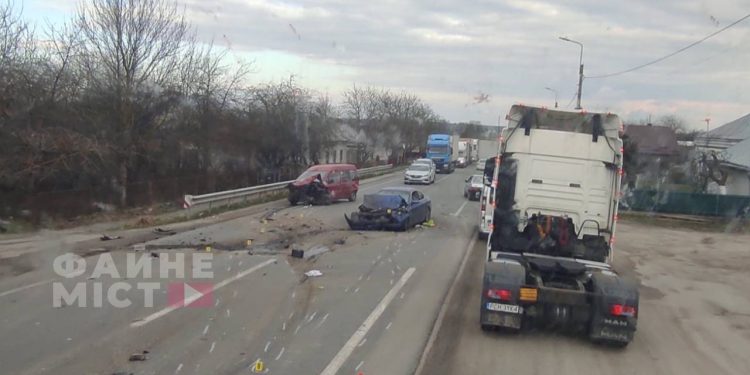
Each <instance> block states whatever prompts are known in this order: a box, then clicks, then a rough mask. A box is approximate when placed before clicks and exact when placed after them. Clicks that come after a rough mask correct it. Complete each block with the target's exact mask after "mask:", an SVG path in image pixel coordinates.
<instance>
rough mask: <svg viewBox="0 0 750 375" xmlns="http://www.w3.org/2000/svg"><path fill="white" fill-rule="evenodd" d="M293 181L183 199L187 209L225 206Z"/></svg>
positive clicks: (364, 171) (373, 169) (386, 167)
mask: <svg viewBox="0 0 750 375" xmlns="http://www.w3.org/2000/svg"><path fill="white" fill-rule="evenodd" d="M390 169H393V165H392V164H386V165H379V166H377V167H370V168H362V169H358V170H357V173H358V174H359V176H360V177H362V176H366V175H368V174H372V173H377V172H383V171H387V170H390ZM292 181H294V180H289V181H281V182H274V183H272V184H266V185H257V186H251V187H246V188H241V189H234V190H225V191H218V192H215V193H208V194H201V195H185V197H184V200H183V202H184V203H183V208H186V209H187V208H191V207H193V206H198V205H204V204H208V205H209V209H210V208H211V207H212V206H224V205H228V204H232V203H236V202H240V201H247V200H248V199H249V198H250V197H252V196H256V195H260V194H263V193H271V192H277V191H281V190H284V189H286V186H287V185H288V184H289V183H290V182H292Z"/></svg>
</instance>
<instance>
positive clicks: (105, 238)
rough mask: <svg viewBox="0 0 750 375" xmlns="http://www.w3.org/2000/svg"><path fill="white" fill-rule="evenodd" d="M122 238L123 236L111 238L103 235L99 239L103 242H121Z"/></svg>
mask: <svg viewBox="0 0 750 375" xmlns="http://www.w3.org/2000/svg"><path fill="white" fill-rule="evenodd" d="M120 238H122V236H110V235H108V234H102V236H101V237H99V240H101V241H112V240H119V239H120Z"/></svg>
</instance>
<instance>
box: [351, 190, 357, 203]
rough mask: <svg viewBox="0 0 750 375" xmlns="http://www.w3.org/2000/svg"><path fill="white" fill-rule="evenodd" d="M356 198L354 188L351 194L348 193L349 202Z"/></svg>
mask: <svg viewBox="0 0 750 375" xmlns="http://www.w3.org/2000/svg"><path fill="white" fill-rule="evenodd" d="M356 200H357V191H356V190H354V191H353V192H352V194H351V195H349V202H354V201H356Z"/></svg>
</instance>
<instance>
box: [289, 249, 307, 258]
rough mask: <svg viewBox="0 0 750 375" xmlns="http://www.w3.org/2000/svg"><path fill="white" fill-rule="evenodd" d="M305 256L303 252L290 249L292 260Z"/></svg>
mask: <svg viewBox="0 0 750 375" xmlns="http://www.w3.org/2000/svg"><path fill="white" fill-rule="evenodd" d="M304 256H305V250H302V249H292V258H302V257H304Z"/></svg>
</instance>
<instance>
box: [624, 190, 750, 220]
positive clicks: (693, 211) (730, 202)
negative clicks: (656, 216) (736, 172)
mask: <svg viewBox="0 0 750 375" xmlns="http://www.w3.org/2000/svg"><path fill="white" fill-rule="evenodd" d="M622 205H623V208H624V209H626V210H627V209H631V210H634V211H649V212H660V213H671V214H685V215H699V216H722V217H735V216H737V214H738V213H739V212H740V210H742V209H743V208H745V207H747V206H750V197H748V196H742V195H716V194H700V193H684V192H674V191H657V190H633V191H631V192H630V193H628V194H627V195H626V196H625V197H624V199H623V201H622Z"/></svg>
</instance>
